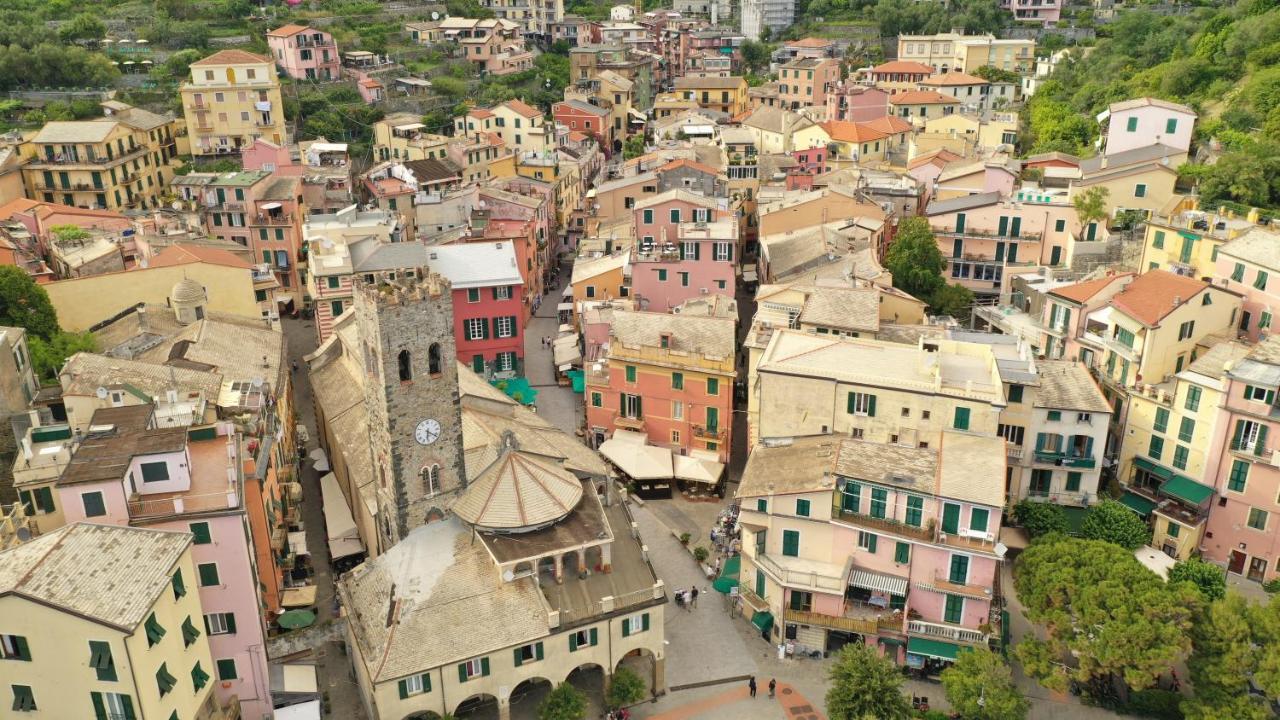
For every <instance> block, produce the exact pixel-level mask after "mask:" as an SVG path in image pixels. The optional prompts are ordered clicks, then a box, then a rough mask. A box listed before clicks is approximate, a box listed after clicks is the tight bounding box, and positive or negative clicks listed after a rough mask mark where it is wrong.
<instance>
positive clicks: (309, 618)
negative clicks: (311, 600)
mask: <svg viewBox="0 0 1280 720" xmlns="http://www.w3.org/2000/svg"><path fill="white" fill-rule="evenodd" d="M315 621H316V615H315V613H313V612H311V611H310V610H290V611H288V612H286V613H284V614H283V615H281V616H280V617H279V618H277V619H276V624H277V625H279V626H280V627H282V628H284V629H285V630H297V629H299V628H304V627H309V626H310V625H311V624H312V623H314V622H315Z"/></svg>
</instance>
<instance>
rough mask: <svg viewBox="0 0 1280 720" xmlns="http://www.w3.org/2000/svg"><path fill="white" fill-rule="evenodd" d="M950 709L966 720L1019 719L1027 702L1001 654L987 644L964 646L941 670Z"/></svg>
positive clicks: (1028, 705)
mask: <svg viewBox="0 0 1280 720" xmlns="http://www.w3.org/2000/svg"><path fill="white" fill-rule="evenodd" d="M942 688H943V690H944V691H946V693H947V702H948V703H950V704H951V709H952V710H953V711H955V712H957V713H960V717H963V718H968V719H969V720H1022V719H1023V718H1025V717H1026V716H1027V710H1028V709H1029V708H1030V706H1031V703H1029V702H1027V699H1026V698H1025V697H1023V696H1022V691H1021V690H1019V689H1018V687H1017V686H1016V685H1014V684H1013V673H1012V672H1010V670H1009V666H1008V665H1007V664H1005V661H1004V659H1003V658H1001V657H1000V656H999V655H996V654H995V653H993V652H991V651H990V650H988V649H987V648H967V649H964V650H961V651H960V653H959V654H958V655H956V661H955V663H954V664H952V665H951V667H949V668H947V669H946V670H943V671H942Z"/></svg>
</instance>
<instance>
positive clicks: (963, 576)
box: [947, 555, 969, 585]
mask: <svg viewBox="0 0 1280 720" xmlns="http://www.w3.org/2000/svg"><path fill="white" fill-rule="evenodd" d="M947 577H948V579H950V580H951V582H953V583H958V584H961V585H963V584H965V583H966V582H968V581H969V558H968V556H966V555H952V556H951V572H950V574H949V575H948V576H947Z"/></svg>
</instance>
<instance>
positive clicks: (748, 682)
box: [747, 675, 756, 697]
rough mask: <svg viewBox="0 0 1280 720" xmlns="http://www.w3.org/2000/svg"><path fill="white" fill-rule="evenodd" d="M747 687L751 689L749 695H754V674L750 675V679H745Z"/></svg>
mask: <svg viewBox="0 0 1280 720" xmlns="http://www.w3.org/2000/svg"><path fill="white" fill-rule="evenodd" d="M747 689H748V690H750V691H751V697H755V696H756V676H755V675H752V676H751V679H750V680H748V681H747Z"/></svg>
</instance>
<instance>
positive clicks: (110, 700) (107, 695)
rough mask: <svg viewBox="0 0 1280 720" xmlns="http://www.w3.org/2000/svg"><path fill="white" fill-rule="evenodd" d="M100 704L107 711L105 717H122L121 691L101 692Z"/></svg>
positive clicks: (122, 701) (122, 702) (122, 698)
mask: <svg viewBox="0 0 1280 720" xmlns="http://www.w3.org/2000/svg"><path fill="white" fill-rule="evenodd" d="M102 705H103V707H104V708H105V709H106V711H107V717H109V718H117V717H124V716H125V715H124V695H123V694H122V693H113V692H104V693H102Z"/></svg>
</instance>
